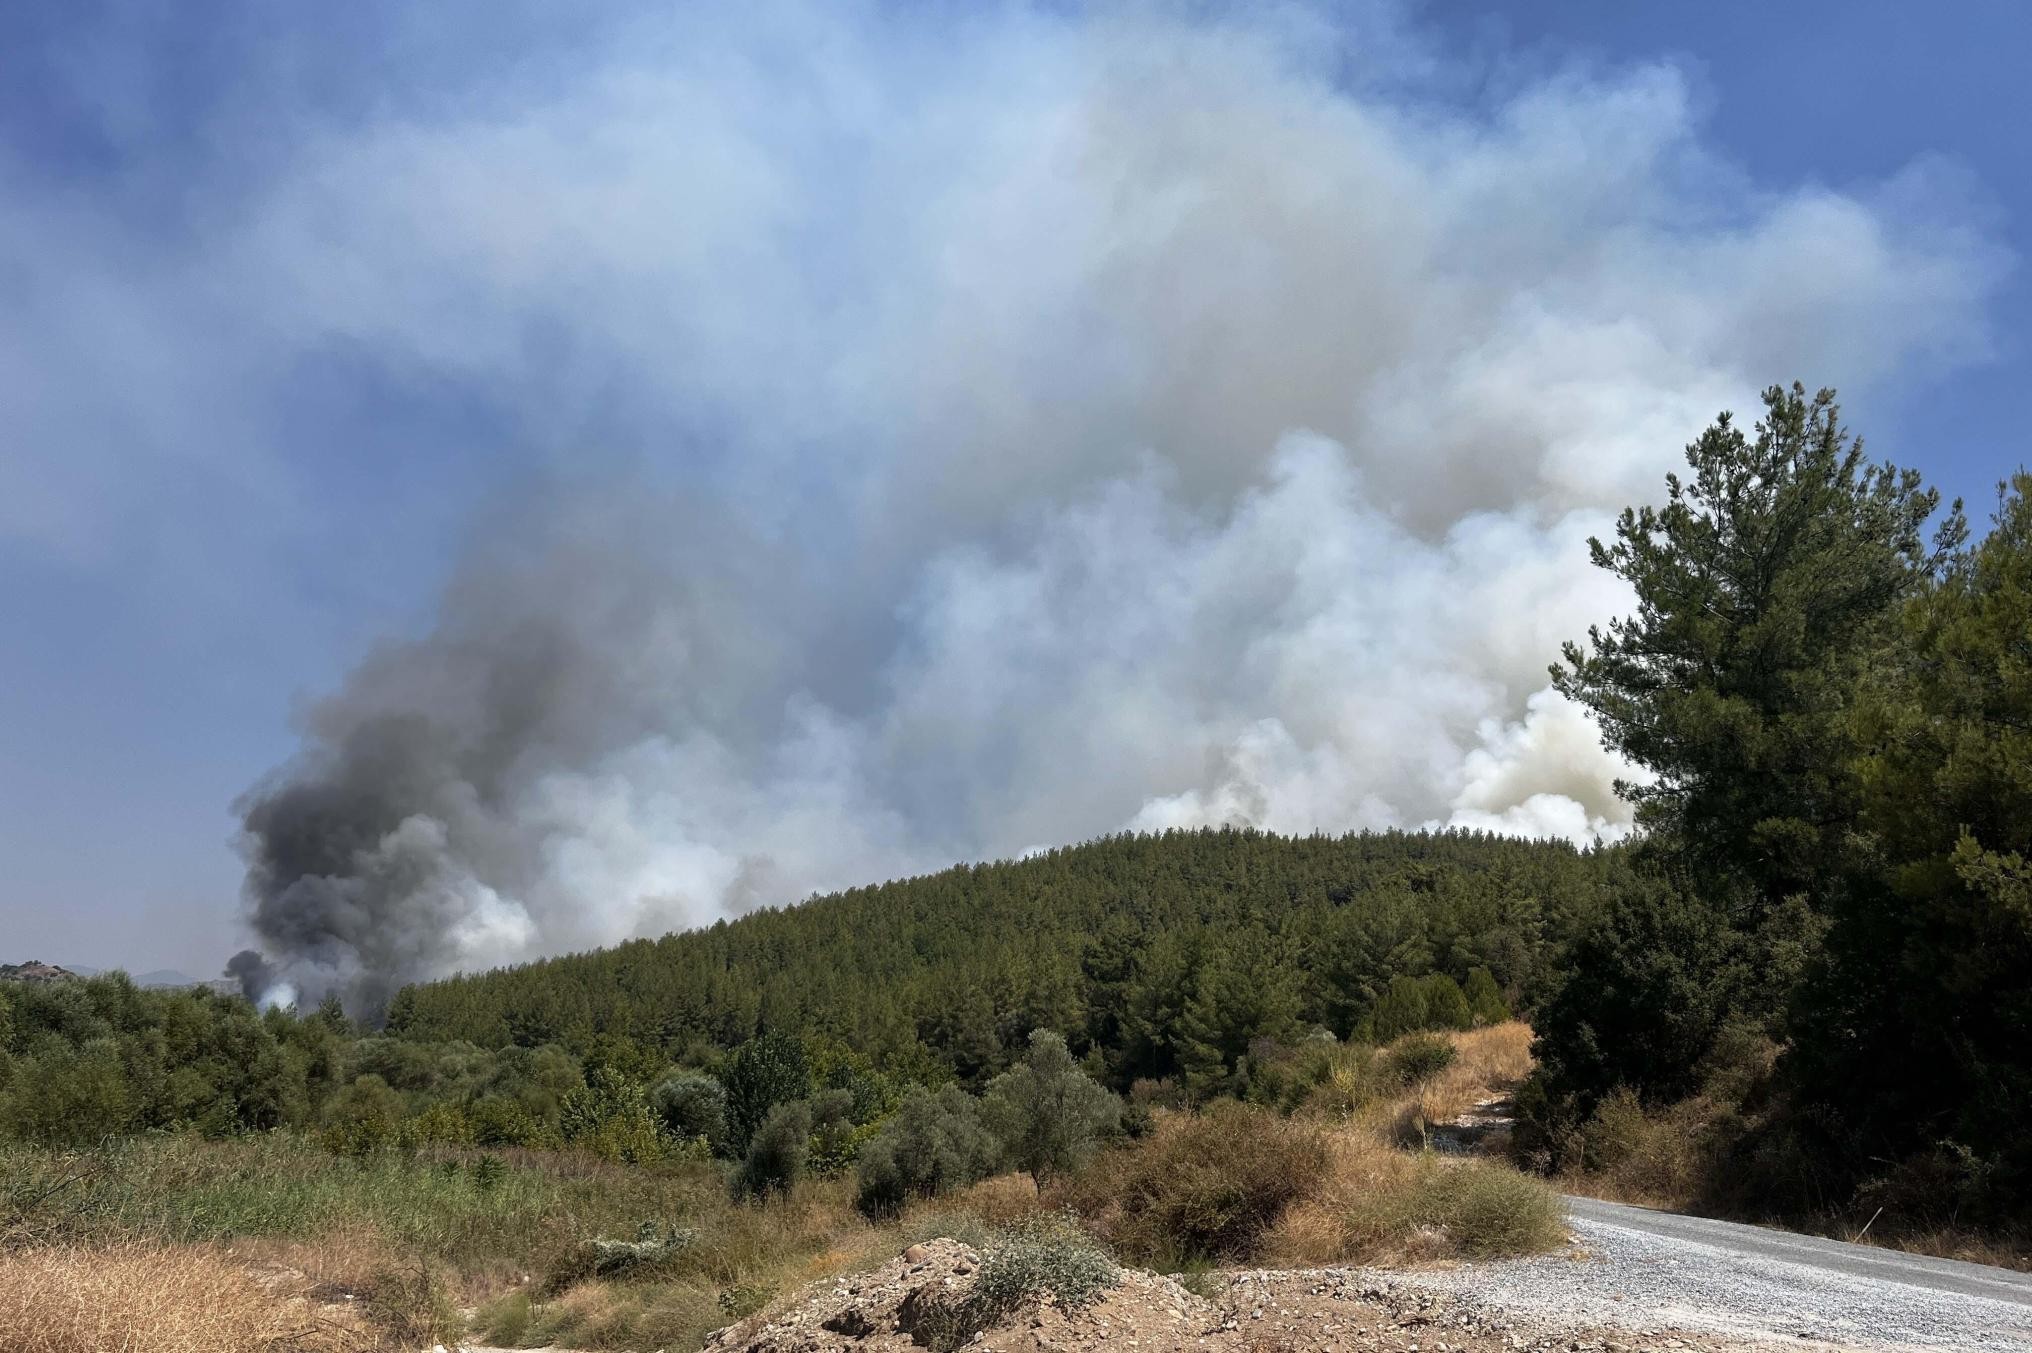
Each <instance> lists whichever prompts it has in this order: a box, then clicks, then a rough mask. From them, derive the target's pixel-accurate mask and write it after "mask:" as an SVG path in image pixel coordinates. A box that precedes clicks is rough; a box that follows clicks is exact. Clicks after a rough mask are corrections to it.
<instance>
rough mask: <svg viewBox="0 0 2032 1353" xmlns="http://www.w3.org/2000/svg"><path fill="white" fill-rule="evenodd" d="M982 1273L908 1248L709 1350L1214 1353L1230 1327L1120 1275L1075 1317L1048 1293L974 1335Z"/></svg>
mask: <svg viewBox="0 0 2032 1353" xmlns="http://www.w3.org/2000/svg"><path fill="white" fill-rule="evenodd" d="M980 1272H981V1256H980V1255H979V1254H978V1253H977V1252H976V1251H975V1250H974V1249H972V1248H971V1247H970V1246H967V1245H962V1244H960V1243H959V1242H958V1241H956V1240H933V1241H930V1242H928V1243H926V1244H923V1245H912V1246H911V1247H910V1248H909V1249H907V1250H905V1251H904V1252H903V1253H902V1255H901V1256H900V1257H898V1258H896V1259H892V1260H890V1261H889V1262H888V1263H886V1264H884V1265H882V1267H880V1268H878V1269H874V1270H872V1271H871V1272H868V1273H862V1274H858V1275H855V1276H852V1277H844V1278H837V1279H834V1280H833V1281H832V1282H830V1283H819V1284H815V1285H814V1286H812V1287H811V1288H808V1289H806V1290H805V1291H804V1292H803V1293H801V1294H800V1295H799V1297H798V1299H797V1300H796V1301H795V1302H794V1303H792V1304H791V1305H790V1306H788V1307H787V1308H784V1309H780V1310H777V1311H775V1312H774V1313H767V1312H765V1313H763V1314H761V1315H757V1316H751V1317H750V1318H749V1319H747V1320H745V1321H743V1322H741V1323H740V1324H738V1325H734V1326H731V1327H729V1328H727V1329H724V1330H721V1331H720V1332H719V1333H718V1334H716V1335H714V1336H713V1337H712V1338H711V1339H709V1340H707V1341H706V1347H707V1348H708V1349H711V1350H728V1351H729V1353H731V1351H732V1350H740V1353H818V1351H819V1350H844V1349H853V1350H895V1353H902V1351H903V1350H912V1351H913V1353H914V1351H915V1350H919V1349H925V1348H933V1349H941V1348H955V1347H967V1348H980V1349H989V1348H992V1349H997V1350H1023V1351H1024V1353H1030V1351H1031V1350H1047V1349H1048V1350H1059V1351H1060V1353H1063V1351H1064V1350H1069V1349H1089V1348H1104V1347H1131V1346H1133V1347H1136V1348H1138V1349H1168V1348H1181V1349H1182V1348H1202V1347H1210V1346H1212V1345H1209V1344H1207V1343H1205V1342H1204V1340H1205V1339H1206V1338H1207V1337H1208V1336H1209V1335H1211V1334H1213V1333H1215V1332H1217V1331H1219V1330H1220V1328H1221V1325H1222V1322H1223V1321H1224V1320H1225V1318H1226V1317H1225V1316H1224V1315H1223V1314H1222V1312H1221V1310H1220V1308H1218V1307H1217V1306H1215V1305H1214V1304H1213V1303H1211V1302H1208V1301H1204V1300H1202V1299H1200V1298H1199V1297H1196V1296H1194V1295H1193V1294H1192V1293H1190V1292H1188V1291H1186V1290H1185V1289H1184V1288H1182V1287H1180V1286H1179V1285H1178V1284H1177V1283H1175V1282H1173V1281H1171V1280H1170V1279H1169V1278H1160V1277H1157V1276H1155V1275H1153V1274H1149V1273H1138V1272H1135V1271H1133V1270H1124V1271H1123V1272H1122V1273H1121V1274H1120V1277H1119V1281H1118V1282H1117V1283H1116V1284H1115V1286H1113V1287H1112V1288H1110V1289H1108V1290H1107V1291H1105V1292H1103V1293H1102V1294H1101V1295H1100V1297H1099V1298H1098V1299H1097V1300H1095V1301H1093V1302H1092V1303H1090V1304H1088V1305H1086V1306H1083V1307H1081V1308H1080V1309H1079V1310H1066V1309H1063V1308H1061V1307H1060V1306H1059V1305H1058V1304H1057V1302H1055V1301H1054V1300H1053V1299H1052V1297H1051V1296H1050V1294H1048V1293H1044V1294H1039V1295H1036V1296H1033V1297H1031V1298H1029V1299H1028V1300H1026V1301H1024V1302H1022V1303H1020V1304H1019V1305H1018V1306H1017V1307H1016V1309H1014V1310H1013V1311H1010V1312H1007V1313H1004V1314H1001V1315H1000V1316H999V1318H997V1319H995V1320H994V1322H993V1323H992V1324H990V1325H989V1326H988V1327H987V1328H986V1329H982V1330H977V1329H975V1328H973V1326H974V1325H975V1324H976V1323H977V1322H978V1313H977V1310H976V1304H975V1302H974V1300H973V1299H974V1296H975V1291H974V1288H975V1284H976V1283H977V1282H978V1280H979V1277H980ZM1131 1341H1134V1342H1133V1344H1132V1342H1131Z"/></svg>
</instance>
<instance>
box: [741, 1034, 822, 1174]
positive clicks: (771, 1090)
mask: <svg viewBox="0 0 2032 1353" xmlns="http://www.w3.org/2000/svg"><path fill="white" fill-rule="evenodd" d="M719 1080H720V1084H721V1086H722V1087H724V1088H725V1090H726V1092H727V1148H728V1149H729V1150H730V1151H732V1152H733V1153H734V1154H735V1155H745V1154H746V1153H747V1150H748V1143H749V1142H750V1141H751V1140H753V1138H754V1136H755V1133H756V1132H757V1131H758V1130H760V1128H761V1126H762V1122H763V1120H764V1119H766V1118H767V1117H768V1116H769V1111H770V1110H771V1109H773V1108H775V1107H776V1106H777V1105H778V1104H788V1103H790V1102H791V1101H793V1100H799V1099H803V1098H805V1097H806V1096H807V1095H809V1094H810V1093H811V1070H810V1068H809V1067H808V1066H807V1065H806V1063H805V1058H804V1045H803V1044H801V1043H799V1042H798V1041H797V1040H796V1039H794V1038H792V1037H790V1036H789V1035H788V1034H781V1033H767V1034H763V1035H762V1036H761V1037H760V1038H751V1039H749V1040H748V1041H747V1042H746V1043H743V1044H742V1045H741V1046H740V1047H739V1048H737V1049H735V1051H734V1055H733V1056H732V1057H729V1058H728V1059H727V1062H726V1065H725V1066H723V1067H722V1068H721V1069H720V1071H719Z"/></svg>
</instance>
